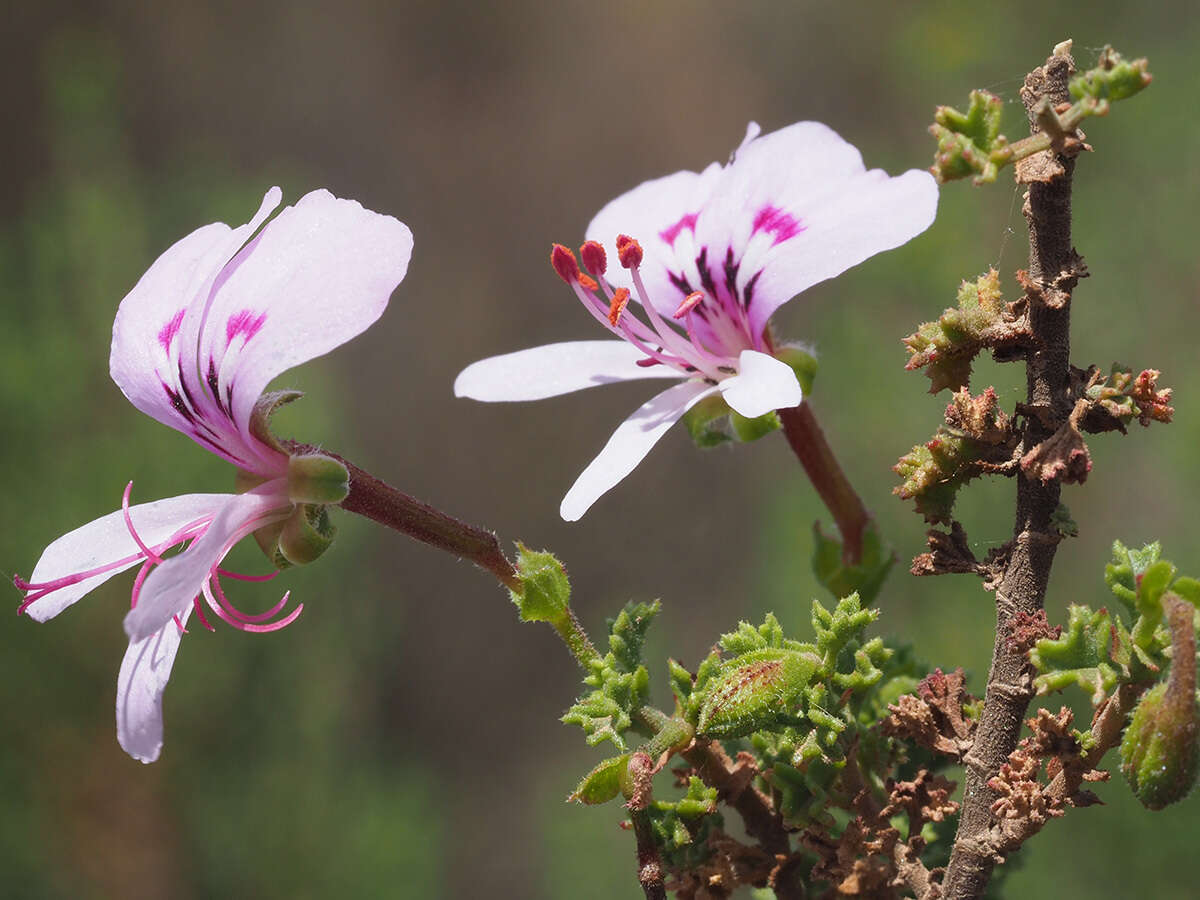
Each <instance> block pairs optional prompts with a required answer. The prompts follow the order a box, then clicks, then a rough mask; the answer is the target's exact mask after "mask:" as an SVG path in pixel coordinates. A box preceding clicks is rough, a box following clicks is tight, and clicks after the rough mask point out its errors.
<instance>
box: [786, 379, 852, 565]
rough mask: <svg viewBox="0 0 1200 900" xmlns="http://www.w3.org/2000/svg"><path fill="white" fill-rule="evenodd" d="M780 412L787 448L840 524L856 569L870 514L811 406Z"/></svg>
mask: <svg viewBox="0 0 1200 900" xmlns="http://www.w3.org/2000/svg"><path fill="white" fill-rule="evenodd" d="M778 412H779V420H780V421H781V422H782V423H783V433H784V435H785V436H786V437H787V441H788V444H789V445H790V446H791V448H792V451H793V452H794V453H795V454H796V458H797V459H799V460H800V465H802V466H804V471H805V472H806V473H807V474H808V478H809V480H810V481H811V482H812V483H813V487H814V488H816V489H817V494H819V495H820V497H821V500H822V502H824V504H825V506H826V507H827V508H828V509H829V512H830V513H831V514H832V515H833V519H834V521H835V522H837V527H838V531H840V532H841V534H842V557H843V559H844V560H845V561H846V562H847V563H848V564H850V565H854V564H855V563H857V562H859V561H860V560H861V559H862V544H863V532H864V531H866V528H867V523H868V522H869V521H870V518H871V517H870V514H868V513H867V508H866V507H865V506H863V502H862V500H861V499H860V498H859V496H858V493H857V492H856V491H855V490H854V486H853V485H852V484H850V480H849V479H848V478H847V477H846V473H845V472H843V471H842V467H841V466H840V465H839V464H838V461H837V457H836V456H834V455H833V450H832V448H830V446H829V442H828V441H826V440H825V433H824V432H823V431H822V430H821V426H820V425H819V424H818V423H817V417H816V416H814V415H813V411H812V404H811V403H810V402H809V401H807V400H805V401H804V402H803V403H801V404H800V405H799V406H794V407H792V408H790V409H781V410H779V411H778Z"/></svg>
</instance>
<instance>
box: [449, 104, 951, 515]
mask: <svg viewBox="0 0 1200 900" xmlns="http://www.w3.org/2000/svg"><path fill="white" fill-rule="evenodd" d="M936 210H937V185H936V183H935V182H934V179H933V177H932V176H931V175H930V174H929V173H928V172H925V171H917V170H911V171H908V172H905V173H904V174H903V175H899V176H897V177H894V178H890V177H888V175H887V173H886V172H883V171H882V170H880V169H871V170H867V169H866V168H865V166H864V165H863V162H862V157H861V155H860V154H859V152H858V150H856V149H855V148H854V147H853V146H851V145H850V144H848V143H846V141H844V140H842V138H841V137H839V136H838V135H837V134H836V133H834V132H833V131H832V130H831V129H829V128H828V127H826V126H825V125H822V124H820V123H818V122H800V123H798V124H795V125H791V126H789V127H787V128H784V129H781V130H780V131H776V132H774V133H772V134H769V135H765V136H763V137H759V128H758V125H756V124H755V123H753V122H752V123H751V124H750V126H749V128H748V129H747V132H746V137H745V140H744V141H743V142H742V145H741V146H740V147H739V148H738V149H737V151H735V153H734V155H733V157H732V158H731V159H730V161H729V163H728V164H727V165H725V166H722V165H720V164H719V163H713V164H712V165H710V166H709V167H708V168H706V169H705V170H704V171H703V172H700V173H696V172H677V173H676V174H674V175H669V176H667V177H665V178H659V179H657V180H654V181H647V182H645V183H644V184H642V185H640V186H639V187H636V188H634V189H633V190H632V191H630V192H629V193H627V194H624V195H622V196H621V197H618V198H617V199H616V200H613V201H612V202H611V203H609V204H608V205H607V206H605V207H604V209H602V210H600V212H599V214H597V216H596V217H595V218H594V219H592V222H591V224H590V225H588V228H587V243H585V244H584V245H583V246H582V247H581V248H580V256H581V257H582V259H583V265H584V267H585V268H586V269H587V270H588V272H589V273H590V275H588V274H584V273H582V272H581V271H580V270H579V266H578V263H577V262H576V260H575V257H574V254H572V253H571V252H570V251H569V250H567V249H566V248H565V247H562V246H558V245H556V246H555V248H554V250H553V252H552V253H551V262H552V264H553V265H554V268H555V269H556V271H557V272H558V273H559V275H560V276H562V278H563V279H564V280H565V281H566V282H567V283H568V284H570V285H571V286H572V287H573V288H574V290H575V293H576V295H577V296H578V297H579V300H580V301H581V302H582V303H583V305H584V308H585V309H587V310H588V312H590V313H591V314H592V315H593V316H594V317H595V318H596V320H597V321H598V322H600V324H601V325H603V326H604V327H605V328H607V329H608V330H609V331H610V332H612V334H614V335H615V336H616V337H617V338H619V339H620V340H615V341H612V340H608V341H575V342H569V343H560V344H549V345H546V346H543V347H534V348H532V349H529V350H522V351H519V352H516V353H509V354H506V355H503V356H496V357H492V358H490V359H485V360H481V361H480V362H477V363H474V364H473V365H471V366H468V367H467V368H466V369H464V370H463V371H462V372H461V373H460V374H459V376H458V379H457V380H456V381H455V383H454V392H455V395H456V396H459V397H471V398H473V399H476V400H487V401H509V400H536V399H540V398H543V397H552V396H555V395H558V394H565V393H569V392H571V391H577V390H581V389H583V388H587V387H593V386H595V385H600V384H610V383H612V382H616V381H630V380H633V379H639V378H666V379H671V380H675V381H678V382H679V383H678V384H676V385H674V386H672V387H670V388H668V389H667V390H665V391H663V392H662V393H660V394H658V395H657V396H655V397H653V398H652V399H651V400H649V401H648V402H647V403H645V404H644V405H642V406H641V407H639V408H638V409H637V410H636V411H635V412H634V413H633V415H631V416H630V417H629V418H628V419H626V420H625V421H624V422H623V423H621V425H620V426H619V427H618V428H617V430H616V432H614V434H613V435H612V437H611V438H610V439H609V441H608V443H607V444H606V445H605V447H604V449H602V450H601V451H600V454H599V455H598V456H597V457H596V458H595V459H594V460H592V462H591V464H590V465H589V466H588V467H587V468H586V469H585V470H584V471H583V474H581V475H580V476H579V478H578V480H576V482H575V484H574V486H572V488H571V489H570V490H569V491H568V492H567V495H566V496H565V497H564V498H563V501H562V506H561V508H560V512H561V514H562V517H563V518H564V519H566V520H567V521H574V520H576V519H578V518H580V517H581V516H582V515H583V514H584V513H585V512H586V511H587V510H588V508H589V507H590V506H591V505H592V504H593V503H594V502H595V501H596V500H597V499H598V498H599V497H600V496H601V495H602V494H604V493H605V492H606V491H608V490H609V489H610V488H612V487H613V486H614V485H616V484H617V483H618V482H619V481H620V480H621V479H622V478H624V477H625V476H626V475H628V474H629V473H630V472H631V471H633V469H634V467H636V466H637V464H638V463H639V462H641V460H642V459H643V458H644V457H645V455H646V454H647V453H648V452H649V451H650V448H651V447H653V446H654V444H655V443H656V442H657V441H658V440H659V438H661V437H662V436H663V434H665V433H666V431H667V430H668V429H669V428H670V427H671V426H672V425H673V424H674V423H675V422H677V421H678V420H679V419H680V418H682V417H683V415H684V414H685V413H686V412H687V411H688V410H689V409H691V407H693V406H694V405H695V404H697V403H699V402H700V401H701V400H703V399H705V398H706V397H709V396H712V395H714V394H720V396H721V398H722V399H723V400H724V401H725V403H726V404H727V405H728V406H729V407H730V408H731V409H733V410H734V411H736V412H737V413H739V414H741V415H743V416H746V417H748V418H755V417H758V416H762V415H764V414H766V413H768V412H770V411H771V410H776V409H786V408H790V407H793V406H797V405H799V403H800V402H801V399H802V394H801V389H800V384H799V382H798V381H797V379H796V375H795V372H793V370H792V369H791V368H790V367H789V366H787V365H786V364H785V363H783V362H781V361H780V360H778V359H776V358H775V356H773V355H772V354H773V353H774V351H775V346H774V344H773V343H772V338H771V334H770V331H769V329H768V327H767V323H768V320H769V319H770V318H771V315H772V313H774V312H775V310H777V309H778V308H779V307H780V306H782V305H783V304H784V303H786V302H787V301H788V300H790V299H791V298H792V297H794V296H795V295H796V294H798V293H800V292H801V291H803V290H805V289H806V288H809V287H811V286H812V285H814V284H817V283H818V282H820V281H824V280H825V279H827V278H832V277H834V276H835V275H839V274H841V273H842V272H844V271H846V269H849V268H850V267H851V266H855V265H857V264H858V263H860V262H862V261H863V260H865V259H867V258H868V257H870V256H873V255H874V254H876V253H879V252H881V251H883V250H890V249H892V248H893V247H898V246H899V245H901V244H903V243H905V242H906V241H908V240H910V239H911V238H913V237H915V236H916V235H918V234H920V233H921V232H922V231H924V230H925V229H926V228H928V227H929V225H930V224H931V223H932V222H933V218H934V214H935V212H936ZM614 239H615V241H614ZM610 241H613V242H614V243H612V244H610V245H609V246H611V247H613V248H614V249H615V250H616V251H617V257H618V259H619V260H620V263H621V266H620V268H616V267H610V266H609V265H608V254H607V253H606V252H605V250H604V245H605V243H606V242H610ZM633 300H636V301H637V302H638V303H639V304H640V305H641V309H642V311H643V313H644V314H645V318H646V321H645V322H643V321H641V320H640V319H638V318H637V317H636V316H634V315H633V309H634V306H633V304H632V302H631V301H633Z"/></svg>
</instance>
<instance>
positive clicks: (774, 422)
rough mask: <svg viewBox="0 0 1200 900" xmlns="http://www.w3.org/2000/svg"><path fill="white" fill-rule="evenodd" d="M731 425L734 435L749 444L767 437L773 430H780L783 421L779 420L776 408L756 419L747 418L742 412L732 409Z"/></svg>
mask: <svg viewBox="0 0 1200 900" xmlns="http://www.w3.org/2000/svg"><path fill="white" fill-rule="evenodd" d="M729 425H730V427H731V428H732V429H733V436H734V437H735V438H737V439H738V440H739V441H741V442H742V443H743V444H748V443H750V442H751V441H757V440H758V439H759V438H761V437H766V436H767V435H768V434H770V433H771V432H772V431H778V430H779V428H780V427H781V425H782V423H781V422H780V421H779V415H778V413H776V412H775V411H774V410H771V411H770V412H768V413H765V414H764V415H761V416H758V417H757V418H754V419H747V418H746V417H745V416H743V415H742V414H741V413H739V412H737V411H731V412H730V413H729Z"/></svg>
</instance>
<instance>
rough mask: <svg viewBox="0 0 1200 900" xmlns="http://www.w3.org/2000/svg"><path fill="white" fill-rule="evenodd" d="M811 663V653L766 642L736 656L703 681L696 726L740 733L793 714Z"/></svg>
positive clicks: (727, 734) (713, 733) (813, 667)
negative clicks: (704, 687)
mask: <svg viewBox="0 0 1200 900" xmlns="http://www.w3.org/2000/svg"><path fill="white" fill-rule="evenodd" d="M816 669H817V659H816V658H815V656H814V655H813V654H811V653H802V652H798V651H795V650H784V649H777V648H767V649H763V650H756V651H754V652H752V653H745V654H742V655H740V656H737V657H735V658H734V659H732V660H730V661H729V662H728V663H726V664H725V665H724V666H723V667H722V671H721V673H720V674H719V675H717V676H716V677H715V678H714V679H713V680H712V681H711V682H710V683H709V684H708V689H707V692H706V695H705V698H704V702H703V704H702V705H701V707H700V716H699V720H698V722H697V725H696V729H697V732H698V733H700V734H704V735H708V736H714V737H742V736H745V735H747V734H750V733H751V732H753V731H758V730H760V729H763V728H768V727H770V726H772V725H774V724H776V723H778V722H779V721H781V720H791V719H795V718H796V714H797V712H798V710H797V709H795V704H796V700H797V698H798V697H799V696H800V694H801V692H802V691H803V690H804V688H805V687H806V686H807V685H808V681H809V679H810V678H811V677H812V675H813V673H814V672H815V671H816Z"/></svg>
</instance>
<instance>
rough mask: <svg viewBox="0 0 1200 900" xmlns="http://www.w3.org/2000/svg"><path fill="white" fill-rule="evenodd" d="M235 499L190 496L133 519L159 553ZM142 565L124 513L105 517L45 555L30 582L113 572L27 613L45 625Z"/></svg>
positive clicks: (67, 587)
mask: <svg viewBox="0 0 1200 900" xmlns="http://www.w3.org/2000/svg"><path fill="white" fill-rule="evenodd" d="M234 496H236V495H234V494H185V495H183V496H181V497H170V498H168V499H166V500H156V501H154V502H153V503H140V504H138V505H137V506H132V507H130V509H129V515H130V519H131V521H132V522H133V525H134V528H136V529H137V532H138V534H139V535H140V536H141V538H142V540H143V541H144V542H145V543H146V544H148V545H149V546H151V547H154V546H156V545H159V544H162V543H163V542H164V541H166V540H167V539H169V538H170V537H171V536H172V535H174V534H176V532H178V531H179V530H180V529H182V528H184V527H185V526H187V525H189V524H191V523H194V522H197V521H200V520H204V519H206V518H211V517H212V516H214V515H216V514H217V512H218V511H219V510H220V509H221V508H222V507H223V506H225V505H226V504H227V503H229V501H230V500H232V499H233V498H234ZM141 562H142V556H141V551H140V550H139V548H138V546H137V544H136V543H135V542H134V539H133V537H132V536H131V535H130V533H129V529H128V528H127V527H126V525H125V517H124V515H123V513H122V511H121V510H119V509H118V510H117V511H116V512H112V513H109V514H108V515H106V516H102V517H101V518H99V519H96V520H95V521H93V522H89V523H88V524H87V525H83V526H81V527H79V528H76V529H75V530H74V531H72V532H70V533H68V534H64V535H63V536H62V537H60V538H59V539H58V540H56V541H55V542H54V543H52V544H51V545H50V546H49V547H47V548H46V549H45V550H44V551H42V556H41V559H39V560H38V563H37V565H36V566H34V569H33V574H32V575H31V576H30V577H29V581H30V583H31V584H33V585H34V586H35V589H36V586H37V585H40V584H48V583H53V582H56V581H59V580H61V579H68V578H70V577H71V576H74V575H77V574H79V573H85V572H89V571H92V570H95V569H106V567H108V566H112V568H109V569H107V570H106V571H104V572H102V573H100V574H97V575H92V576H90V577H87V578H83V579H81V580H79V581H77V582H75V583H73V584H64V585H63V586H62V587H59V588H57V589H56V590H54V591H52V592H50V593H48V594H46V596H45V597H42V598H40V599H38V600H35V601H34V602H33V603H32V604H30V606H29V608H28V610H27V612H28V614H29V616H30V617H31V618H33V619H35V620H36V621H38V622H45V621H46V620H47V619H51V618H53V617H54V616H56V615H58V614H59V613H60V612H62V611H63V610H64V609H66V608H67V607H68V606H70V605H71V604H73V603H74V602H75V601H76V600H78V599H79V598H80V597H82V596H83V595H84V594H86V593H88V592H89V591H91V590H93V589H94V588H96V587H99V586H100V585H101V584H103V583H104V582H106V581H108V579H110V578H112V577H113V576H114V575H116V574H117V573H118V572H124V571H125V570H126V569H129V568H132V567H133V566H136V565H138V564H139V563H141Z"/></svg>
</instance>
